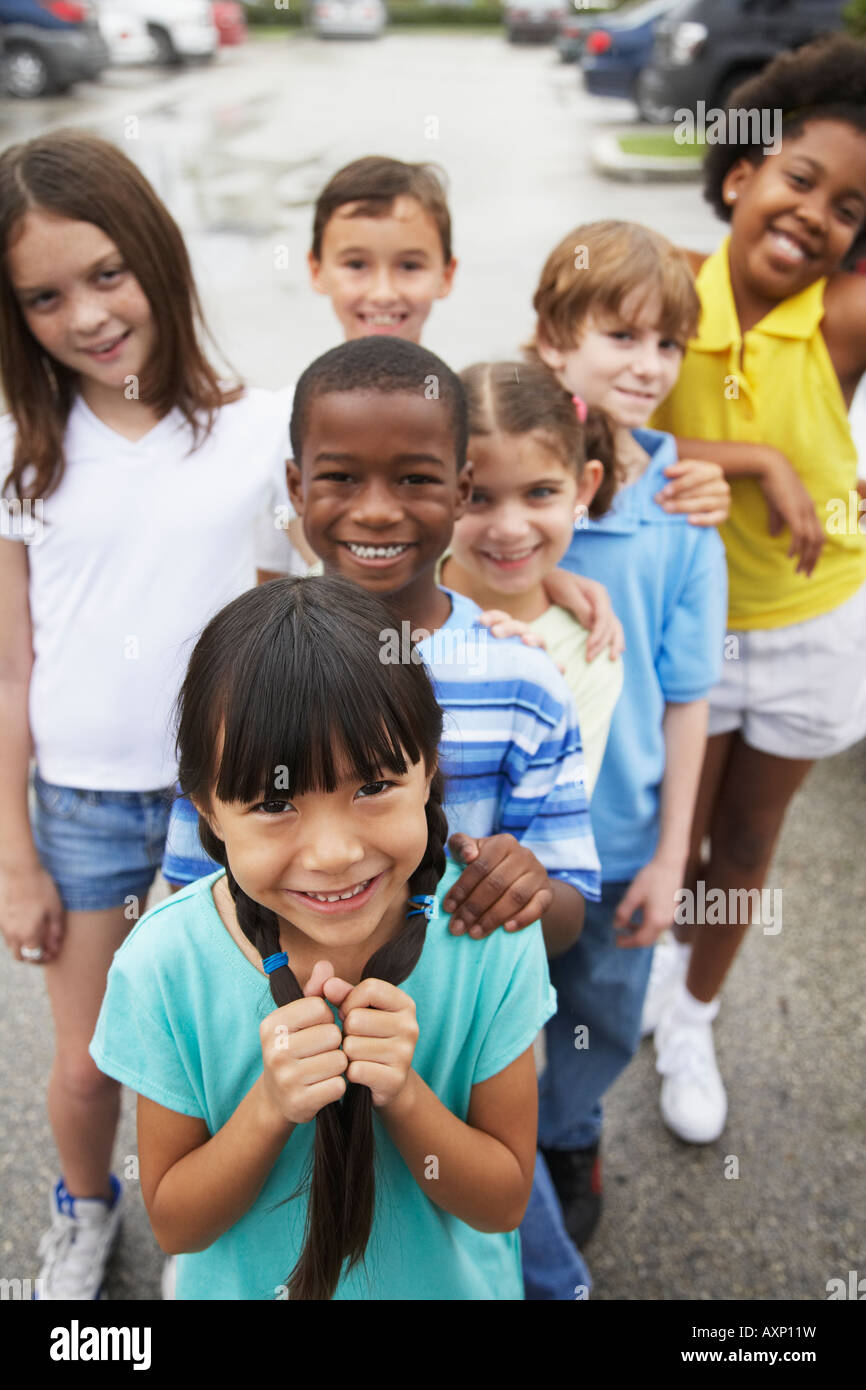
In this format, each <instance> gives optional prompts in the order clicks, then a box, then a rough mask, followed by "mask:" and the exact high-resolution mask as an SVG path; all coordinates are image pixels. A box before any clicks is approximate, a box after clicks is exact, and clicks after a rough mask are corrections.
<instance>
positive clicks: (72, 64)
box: [0, 0, 109, 97]
mask: <svg viewBox="0 0 866 1390" xmlns="http://www.w3.org/2000/svg"><path fill="white" fill-rule="evenodd" d="M108 63H109V53H108V48H107V47H106V44H105V40H104V39H103V37H102V33H101V31H100V28H99V23H98V16H97V10H96V6H95V5H94V4H92V3H91V0H0V92H3V93H4V94H6V95H8V96H13V97H41V96H45V95H47V94H48V93H50V92H63V91H65V90H66V88H67V87H70V86H71V85H72V83H73V82H78V81H80V80H81V79H88V78H94V77H97V76H98V75H99V73H101V72H102V70H103V68H106V67H107V66H108Z"/></svg>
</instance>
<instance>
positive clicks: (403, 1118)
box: [375, 1071, 536, 1232]
mask: <svg viewBox="0 0 866 1390" xmlns="http://www.w3.org/2000/svg"><path fill="white" fill-rule="evenodd" d="M375 1113H376V1114H377V1115H378V1116H379V1118H380V1119H381V1121H382V1123H383V1124H384V1126H385V1128H386V1129H387V1131H388V1133H389V1135H390V1137H391V1139H392V1140H393V1142H394V1143H395V1144H396V1146H397V1148H398V1149H399V1150H400V1153H401V1154H402V1156H403V1159H404V1161H405V1163H406V1166H407V1168H408V1169H409V1171H410V1173H411V1174H412V1176H413V1178H414V1179H415V1181H416V1182H417V1184H418V1186H419V1187H420V1188H421V1190H422V1192H424V1194H425V1195H426V1196H427V1197H429V1198H430V1201H431V1202H435V1204H436V1206H437V1207H441V1208H442V1210H443V1211H447V1212H450V1213H451V1215H452V1216H457V1217H459V1218H460V1220H461V1221H465V1222H466V1224H467V1225H468V1226H473V1227H474V1228H475V1230H476V1231H487V1232H497V1231H513V1230H515V1229H516V1228H517V1227H518V1226H519V1225H520V1222H521V1221H522V1220H523V1216H524V1214H525V1211H526V1203H527V1199H528V1190H527V1187H526V1180H525V1178H524V1175H523V1173H522V1172H521V1169H520V1164H519V1163H518V1161H517V1159H516V1157H515V1156H514V1154H513V1153H512V1151H511V1149H509V1148H508V1147H507V1146H506V1145H505V1144H503V1143H501V1141H500V1140H499V1139H495V1138H494V1137H493V1135H492V1134H486V1133H484V1132H483V1131H482V1130H480V1129H473V1128H472V1126H471V1125H468V1124H465V1123H464V1122H463V1120H458V1118H457V1116H456V1115H453V1114H452V1113H451V1111H450V1110H448V1109H447V1107H446V1106H444V1105H443V1104H442V1102H441V1100H439V1098H438V1096H436V1095H435V1094H434V1093H433V1091H431V1090H430V1087H429V1086H428V1085H427V1084H426V1083H425V1082H424V1081H422V1079H421V1077H420V1076H419V1075H418V1074H417V1072H415V1071H410V1072H409V1075H408V1077H407V1080H406V1085H405V1086H404V1087H403V1090H402V1091H401V1092H400V1094H399V1096H397V1098H396V1100H394V1101H392V1102H391V1104H390V1105H385V1106H382V1107H380V1108H379V1109H378V1110H377V1111H376V1112H375ZM532 1123H533V1125H534V1124H535V1123H536V1121H535V1120H534V1119H533V1122H532Z"/></svg>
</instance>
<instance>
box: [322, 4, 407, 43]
mask: <svg viewBox="0 0 866 1390" xmlns="http://www.w3.org/2000/svg"><path fill="white" fill-rule="evenodd" d="M387 18H388V15H387V11H386V10H385V6H384V5H383V4H382V0H316V3H315V4H314V5H313V12H312V24H313V32H314V33H316V34H318V36H319V38H320V39H377V38H378V37H379V36H380V34H382V33H383V32H384V29H385V23H386V21H387Z"/></svg>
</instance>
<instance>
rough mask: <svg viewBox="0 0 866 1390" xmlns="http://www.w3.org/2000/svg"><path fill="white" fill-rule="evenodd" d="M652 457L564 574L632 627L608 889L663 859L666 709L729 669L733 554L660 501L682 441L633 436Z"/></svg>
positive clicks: (598, 805) (610, 770)
mask: <svg viewBox="0 0 866 1390" xmlns="http://www.w3.org/2000/svg"><path fill="white" fill-rule="evenodd" d="M633 433H634V437H635V439H636V440H637V441H638V443H639V444H641V445H642V446H643V448H644V449H646V451H647V453H649V454H650V455H651V458H650V462H649V464H648V466H647V469H646V471H645V472H644V473H643V474H642V475H641V476H640V477H639V478H637V479H635V481H634V482H633V483H629V484H628V486H626V487H623V488H621V489H620V490H619V492H618V493H617V494H616V497H615V499H614V503H613V507H612V508H611V510H610V511H609V512H607V513H606V515H605V516H602V517H600V518H599V519H598V520H589V521H586V520H584V521H582V522H581V524H580V525H579V526H577V527H575V532H574V539H573V540H572V543H571V545H570V547H569V549H568V552H567V554H566V556H565V558H564V559H563V560H562V561H561V564H562V566H563V568H564V569H570V570H573V571H574V572H575V573H576V574H582V575H586V576H587V577H588V578H590V579H597V580H599V581H600V582H601V583H602V584H604V586H605V588H606V589H607V591H608V593H609V594H610V599H611V603H612V604H613V609H614V612H615V613H616V615H617V617H618V618H619V620H620V622H621V623H622V625H623V628H624V629H625V641H626V650H625V654H624V656H623V664H624V673H625V680H624V683H623V691H622V695H621V696H620V699H619V703H618V704H617V706H616V709H615V710H614V713H613V719H612V721H611V726H610V733H609V735H608V740H607V748H606V750H605V755H604V760H603V762H602V765H601V771H600V773H599V777H598V782H597V783H596V787H595V792H594V794H593V798H592V804H591V806H590V817H591V820H592V828H593V832H594V835H595V843H596V848H597V849H598V853H599V857H600V859H601V870H602V879H603V881H605V882H613V881H625V880H631V879H633V878H634V876H635V874H636V873H637V872H638V870H639V869H641V868H643V866H644V865H645V864H647V863H648V862H649V860H650V859H651V858H652V856H653V854H654V853H655V848H656V844H657V842H658V835H659V826H660V819H659V805H660V792H661V782H662V776H663V774H664V769H665V743H664V733H663V729H662V720H663V718H664V713H665V705H666V704H667V703H668V702H670V703H671V704H684V703H687V702H689V701H691V700H701V699H704V698H705V697H706V696H707V695H708V693H709V691H710V690H711V689H712V687H713V686H714V685H715V684H716V683H717V681H718V679H719V675H720V673H721V665H722V654H723V648H724V637H725V629H726V620H727V569H726V566H725V551H724V547H723V545H722V542H721V539H720V538H719V535H718V533H717V532H716V531H715V529H714V528H712V527H710V528H707V527H699V526H692V525H690V524H689V522H688V519H687V518H686V517H685V516H672V515H669V514H668V513H667V512H665V511H663V510H662V508H661V507H660V506H659V505H658V503H657V502H654V501H653V496H654V494H655V493H657V492H659V491H660V490H661V489H662V488H663V487H664V485H665V483H666V482H668V479H667V478H665V476H664V469H665V468H667V467H668V465H669V464H671V463H675V462H676V460H677V449H676V441H675V439H674V437H673V435H670V434H663V433H662V432H661V431H659V430H634V431H633Z"/></svg>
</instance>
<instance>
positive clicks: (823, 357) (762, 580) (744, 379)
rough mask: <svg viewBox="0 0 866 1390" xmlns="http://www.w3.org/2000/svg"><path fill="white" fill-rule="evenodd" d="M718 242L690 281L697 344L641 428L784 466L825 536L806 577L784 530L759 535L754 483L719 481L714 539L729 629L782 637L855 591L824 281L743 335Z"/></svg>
mask: <svg viewBox="0 0 866 1390" xmlns="http://www.w3.org/2000/svg"><path fill="white" fill-rule="evenodd" d="M729 243H730V237H728V238H726V239H725V241H724V242H723V243H722V245H721V246H720V247H719V249H718V250H717V251H716V252H714V253H713V255H712V256H710V257H708V259H707V260H706V261H704V264H703V265H702V266H701V269H700V271H699V272H698V276H697V282H696V283H697V289H698V294H699V295H700V300H701V321H700V325H699V328H698V334H697V337H696V338H693V339H692V341H691V342H690V343H689V345H688V348H687V349H686V353H685V356H684V359H683V366H682V371H681V372H680V376H679V379H678V381H677V383H676V385H675V386H674V388H673V390H672V391H671V393H670V395H669V396H668V397H667V399H666V400H665V401H664V402H663V403H662V405H661V406H660V407H659V408H658V410H656V412H655V414H654V416H653V418H652V425H653V427H654V428H655V429H659V430H669V431H670V432H671V433H672V434H676V435H681V436H684V437H685V438H695V439H712V440H733V441H738V442H744V443H760V444H770V445H773V447H774V448H776V449H780V450H781V451H782V453H783V454H786V455H787V457H788V458H789V459H790V461H791V463H792V464H793V465H794V468H795V469H796V470H797V473H798V474H799V476H800V478H801V479H802V480H803V483H804V485H805V487H806V489H807V490H808V492H809V494H810V496H811V498H812V501H813V502H814V504H815V510H816V512H817V513H818V517H819V519H820V521H821V523H822V524H823V525H824V527H825V532H826V536H827V539H826V542H825V544H824V549H823V550H822V552H821V558H820V559H819V561H818V564H817V565H816V566H815V569H814V570H813V571H812V575H811V577H809V578H807V577H806V576H804V575H802V574H795V573H794V566H795V562H794V561H793V560H790V559H789V558H788V547H789V546H790V543H791V533H790V531H789V530H788V528H787V527H786V528H785V529H784V530H783V531H782V533H781V535H779V536H771V535H770V534H769V531H768V529H767V504H766V502H765V500H764V495H763V493H762V492H761V489H760V487H759V486H758V482H757V479H755V478H732V479H731V480H730V481H731V515H730V517H729V519H728V521H727V522H726V523H725V524H724V525H723V526H721V527H720V528H719V531H720V533H721V536H722V540H723V541H724V543H725V550H726V552H727V558H728V625H729V627H731V628H741V629H753V628H774V627H787V626H789V625H790V624H792V623H800V622H805V621H806V620H807V619H809V618H816V617H818V616H819V615H820V614H822V613H829V612H830V611H831V610H832V609H834V608H838V607H839V605H840V604H842V603H844V602H845V600H846V599H849V598H850V597H851V596H852V595H853V594H854V593H856V591H857V590H858V589H859V588H860V586H861V585H862V584H863V583H864V582H866V536H864V535H862V534H861V533H860V531H859V528H858V527H857V525H856V522H855V523H854V524H851V523H847V524H846V525H845V526H844V527H843V526H841V525H839V524H838V518H839V517H840V515H842V513H843V512H844V513H845V514H846V515H847V514H848V513H849V512H850V511H851V510H852V509H851V508H850V507H849V505H848V504H849V494H850V493H851V491H852V490H853V489H854V488H855V487H856V477H857V452H856V449H855V447H854V441H853V438H852V436H851V429H850V426H849V423H848V411H847V408H846V405H845V400H844V397H843V395H842V390H841V387H840V385H839V378H838V377H837V375H836V371H835V369H834V367H833V363H832V362H831V360H830V354H829V353H828V351H827V345H826V343H825V342H824V336H823V334H822V332H821V320H822V318H823V316H824V288H825V285H826V283H827V282H826V279H821V280H817V281H816V282H815V284H813V285H810V286H809V287H808V288H807V289H805V290H803V291H802V292H801V293H800V294H798V295H793V296H792V297H791V298H790V299H785V300H782V302H781V303H780V304H777V305H776V306H775V308H774V309H771V310H770V312H769V313H768V314H766V315H765V316H764V318H762V319H761V321H760V322H759V323H756V324H755V326H754V328H750V329H749V331H748V332H747V333H746V334H745V335H744V334H743V333H741V331H740V323H739V319H738V317H737V310H736V306H735V303H734V295H733V290H732V288H731V277H730V269H729V262H728V246H729ZM853 515H854V516H855V518H856V509H854V511H853Z"/></svg>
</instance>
